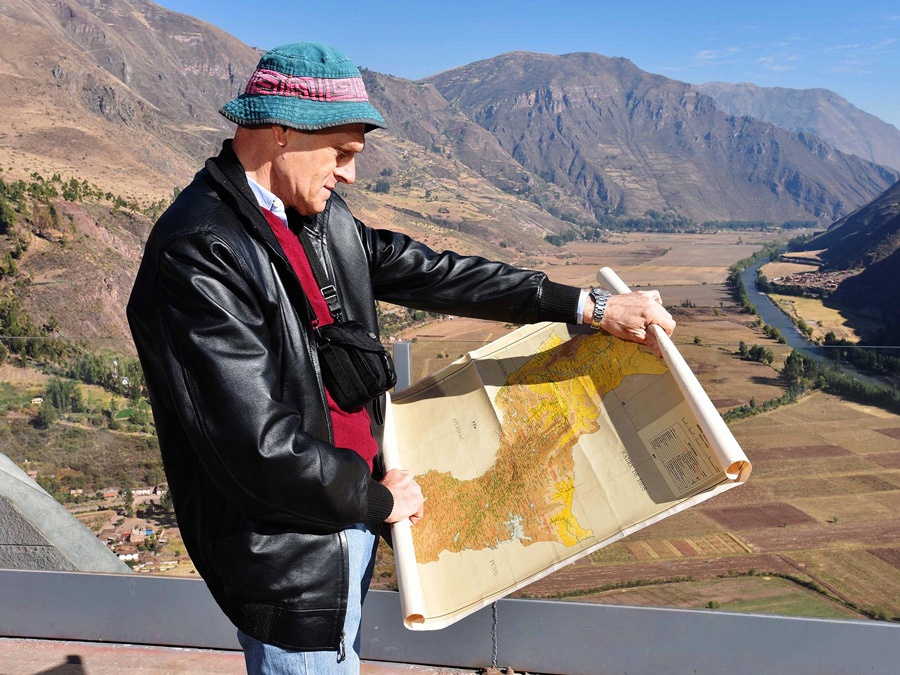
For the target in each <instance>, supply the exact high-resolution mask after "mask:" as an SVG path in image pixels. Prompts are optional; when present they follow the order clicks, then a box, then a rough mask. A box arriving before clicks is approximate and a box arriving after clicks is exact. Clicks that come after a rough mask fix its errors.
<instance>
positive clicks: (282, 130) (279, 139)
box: [272, 124, 289, 148]
mask: <svg viewBox="0 0 900 675" xmlns="http://www.w3.org/2000/svg"><path fill="white" fill-rule="evenodd" d="M288 131H289V128H288V127H286V126H284V125H283V124H273V125H272V134H273V136H274V138H275V145H277V146H278V147H280V148H283V147H285V146H286V145H287V143H288V138H287V135H288Z"/></svg>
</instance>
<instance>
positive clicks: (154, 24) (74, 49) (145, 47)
mask: <svg viewBox="0 0 900 675" xmlns="http://www.w3.org/2000/svg"><path fill="white" fill-rule="evenodd" d="M0 37H2V39H3V44H4V47H3V50H2V52H0V101H2V103H0V116H2V117H3V119H4V120H8V122H7V123H6V124H4V128H3V129H2V131H0V146H2V160H3V162H5V163H6V165H7V166H12V167H13V168H17V169H26V168H27V169H32V170H44V171H46V172H47V173H48V174H49V173H52V172H53V171H61V172H63V173H65V174H68V175H77V176H79V177H80V178H87V179H90V180H96V181H98V182H100V183H101V184H103V186H104V187H107V186H112V185H117V186H122V185H123V183H124V184H125V186H127V187H128V188H130V192H132V193H133V194H134V195H135V196H139V195H145V194H152V195H155V197H157V196H160V195H162V194H166V193H168V194H171V190H172V187H173V186H175V185H181V184H183V183H184V181H185V180H186V179H187V178H189V177H190V175H191V173H192V172H193V171H194V170H195V166H196V161H197V159H196V158H197V157H198V156H205V155H207V154H209V153H210V152H211V151H213V150H214V149H215V148H216V147H217V145H218V141H219V138H220V137H222V136H223V135H224V134H225V133H226V129H227V128H228V124H227V122H226V121H225V120H224V119H222V118H220V117H219V116H218V115H217V114H216V110H217V109H218V106H219V105H221V103H220V102H221V101H223V100H227V99H228V98H229V97H230V96H232V95H233V94H234V93H235V92H237V91H238V90H239V88H240V86H241V84H242V83H241V82H240V81H239V78H240V77H246V75H245V73H248V72H249V71H250V70H251V69H252V68H253V66H254V65H255V63H256V61H257V60H258V54H257V52H256V51H255V50H253V49H252V48H250V47H248V46H247V45H244V44H243V43H241V42H240V41H239V40H237V39H236V38H234V37H232V36H230V35H228V34H227V33H225V32H224V31H221V30H219V29H218V28H215V27H214V26H211V25H209V24H207V23H204V22H202V21H200V20H198V19H194V18H192V17H188V16H184V15H181V14H176V13H174V12H170V11H168V10H166V9H163V8H162V7H159V6H158V5H155V4H153V3H152V2H148V1H146V0H129V1H126V0H79V1H78V2H76V1H74V0H72V1H68V0H57V1H51V0H4V2H3V3H2V5H0Z"/></svg>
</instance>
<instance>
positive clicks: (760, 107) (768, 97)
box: [697, 82, 900, 170]
mask: <svg viewBox="0 0 900 675" xmlns="http://www.w3.org/2000/svg"><path fill="white" fill-rule="evenodd" d="M697 89H699V90H700V91H701V92H702V93H704V94H706V95H707V96H710V97H712V99H713V100H714V101H715V102H716V106H717V107H718V108H719V109H721V110H722V111H723V112H726V113H728V114H730V115H748V116H750V117H755V118H756V119H758V120H760V121H762V122H768V123H769V124H774V125H775V126H776V127H780V128H782V129H787V130H788V131H792V132H794V133H797V134H801V133H803V134H812V135H814V136H817V137H818V138H820V139H822V140H823V141H825V142H826V143H828V144H830V145H833V146H834V147H835V148H837V149H838V150H840V151H841V152H846V153H848V154H851V155H857V156H858V157H862V158H863V159H867V160H869V161H870V162H874V163H875V164H882V165H884V166H889V167H892V168H893V169H897V170H900V130H898V129H897V127H895V126H894V125H892V124H888V123H887V122H884V121H883V120H880V119H879V118H877V117H875V115H871V114H869V113H867V112H865V111H863V110H860V109H859V108H857V107H856V106H854V105H853V104H852V103H850V102H849V101H848V100H847V99H845V98H842V97H841V96H838V95H837V94H835V93H834V92H833V91H829V90H828V89H786V88H784V87H758V86H756V85H755V84H750V83H748V82H741V83H739V84H729V83H726V82H707V83H706V84H701V85H700V86H698V87H697Z"/></svg>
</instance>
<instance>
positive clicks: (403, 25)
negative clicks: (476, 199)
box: [160, 0, 900, 128]
mask: <svg viewBox="0 0 900 675" xmlns="http://www.w3.org/2000/svg"><path fill="white" fill-rule="evenodd" d="M160 4H162V5H163V6H164V7H167V8H169V9H173V10H175V11H178V12H182V13H185V14H190V15H191V16H195V17H198V18H200V19H203V20H205V21H208V22H209V23H212V24H214V25H216V26H218V27H219V28H222V29H224V30H225V31H227V32H229V33H231V34H232V35H234V36H235V37H237V38H239V39H240V40H242V41H243V42H246V43H247V44H249V45H252V46H254V47H259V48H262V49H269V48H271V47H275V46H277V45H280V44H283V43H286V42H294V41H297V40H319V41H322V42H327V43H329V44H331V45H333V46H335V47H337V48H339V49H340V50H341V51H343V52H345V53H346V54H347V55H348V56H350V58H351V59H353V60H354V61H355V62H356V64H357V65H359V66H364V67H367V68H371V69H372V70H376V71H378V72H381V73H389V74H391V75H396V76H398V77H405V78H409V79H418V78H421V77H426V76H428V75H433V74H435V73H439V72H441V71H444V70H449V69H451V68H455V67H456V66H461V65H465V64H467V63H471V62H472V61H477V60H480V59H485V58H490V57H492V56H496V55H498V54H502V53H505V52H510V51H517V50H524V51H532V52H544V53H549V54H566V53H570V52H582V51H587V52H597V53H599V54H603V55H605V56H623V57H625V58H627V59H630V60H631V61H633V62H634V63H635V64H636V65H637V66H638V67H639V68H642V69H644V70H647V71H650V72H652V73H658V74H660V75H665V76H667V77H671V78H673V79H677V80H681V81H684V82H691V83H695V84H701V83H704V82H710V81H723V82H753V83H754V84H758V85H760V86H766V87H775V86H778V87H790V88H796V89H807V88H812V87H823V88H825V89H831V90H832V91H834V92H836V93H838V94H840V95H841V96H843V97H844V98H846V99H848V100H849V101H850V102H851V103H853V104H854V105H856V106H857V107H859V108H862V109H863V110H865V111H866V112H870V113H872V114H874V115H877V116H878V117H880V118H881V119H883V120H885V121H886V122H890V123H891V124H893V125H894V126H896V127H898V128H900V2H898V1H897V0H890V1H887V0H857V1H856V2H852V1H848V0H843V1H840V2H835V1H832V0H820V1H818V2H811V1H810V0H794V1H793V2H792V1H791V0H778V1H774V0H756V1H755V2H747V3H732V2H728V0H718V1H717V2H716V1H710V0H702V1H701V0H680V1H675V0H656V1H651V0H647V1H644V2H640V1H639V0H618V1H617V2H607V1H605V0H586V1H582V0H573V1H571V2H562V1H559V0H556V1H554V0H541V1H539V2H537V1H532V0H482V1H481V2H472V1H470V0H445V1H443V2H441V1H439V2H433V1H429V0H417V1H416V2H410V1H407V0H400V1H398V2H392V1H391V0H387V1H384V0H383V1H382V2H372V1H370V2H357V1H356V0H344V1H343V2H328V1H325V2H321V1H320V2H305V1H303V0H279V1H277V2H276V1H275V0H253V1H251V2H247V0H243V1H238V0H162V2H161V3H160Z"/></svg>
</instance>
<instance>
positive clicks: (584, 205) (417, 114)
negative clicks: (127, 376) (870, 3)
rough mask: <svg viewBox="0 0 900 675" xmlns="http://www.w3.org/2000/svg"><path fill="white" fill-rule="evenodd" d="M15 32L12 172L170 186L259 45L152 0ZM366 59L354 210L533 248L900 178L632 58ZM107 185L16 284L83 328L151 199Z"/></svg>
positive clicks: (4, 69)
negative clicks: (368, 128) (397, 62)
mask: <svg viewBox="0 0 900 675" xmlns="http://www.w3.org/2000/svg"><path fill="white" fill-rule="evenodd" d="M0 39H2V40H3V43H4V49H3V50H2V52H0V118H2V119H3V120H4V122H5V124H4V125H3V126H2V127H0V169H2V172H0V178H2V179H3V180H5V181H8V182H10V181H13V180H18V179H23V180H28V181H31V180H35V179H34V177H33V176H34V175H38V176H41V177H42V178H41V179H42V180H44V179H46V180H49V179H50V177H51V176H53V175H54V174H61V176H62V183H64V182H65V181H67V180H68V179H69V178H70V177H74V178H77V180H78V181H83V180H86V181H89V182H91V183H92V184H96V185H97V186H99V189H100V191H101V192H104V191H110V192H111V193H112V194H114V195H116V196H121V197H124V198H125V199H127V200H133V201H134V202H135V203H138V204H142V205H146V204H148V203H150V202H155V201H157V200H159V199H160V198H169V197H171V195H172V191H173V189H174V188H177V187H179V186H182V185H184V184H185V183H186V182H187V181H189V180H190V177H191V175H192V174H193V173H194V171H196V169H197V168H198V167H199V166H200V163H201V162H202V160H203V159H204V158H205V157H207V156H208V155H209V154H211V153H214V152H215V151H216V150H217V148H218V146H219V144H220V142H221V140H222V138H225V137H227V136H228V135H230V134H231V132H232V127H231V125H230V124H229V123H228V122H226V121H225V120H224V118H222V117H221V116H219V115H218V114H217V110H218V108H219V106H220V105H221V104H222V103H223V102H224V101H226V100H228V99H229V98H230V97H231V96H233V95H234V94H235V93H237V92H239V91H240V90H241V89H242V87H243V83H244V79H245V78H246V77H248V76H249V74H250V73H251V72H252V70H253V68H254V66H255V64H256V61H257V60H258V56H259V53H258V51H257V50H255V49H253V48H251V47H249V46H247V45H245V44H242V43H241V42H240V41H238V40H236V39H235V38H233V37H232V36H229V35H227V34H226V33H224V32H223V31H221V30H219V29H217V28H215V27H214V26H211V25H209V24H207V23H204V22H202V21H199V20H197V19H195V18H192V17H189V16H185V15H181V14H176V13H173V12H170V11H168V10H166V9H164V8H162V7H159V6H158V5H155V4H154V3H152V2H150V1H149V0H4V1H3V2H2V3H0ZM364 77H365V79H366V82H367V86H368V88H369V91H370V96H371V99H372V101H373V102H374V103H375V105H376V106H378V107H380V108H381V109H382V110H383V111H384V113H385V115H386V117H387V118H388V121H389V123H390V128H389V129H388V130H387V131H379V132H376V133H373V134H370V135H369V136H368V137H367V141H368V147H367V150H366V152H365V153H363V155H362V156H361V157H360V162H359V171H358V181H357V185H355V186H353V187H352V188H350V189H348V190H346V191H345V195H346V196H347V198H348V199H349V200H350V201H351V204H352V205H353V208H354V210H355V212H356V213H357V215H359V216H360V217H361V218H363V219H364V220H365V221H366V222H368V223H369V224H371V225H374V226H379V227H381V226H383V227H391V228H394V229H398V230H401V231H406V232H409V233H411V234H414V235H415V236H417V237H419V238H421V239H424V240H425V241H426V242H427V243H429V244H431V245H433V246H434V247H436V248H453V249H456V250H459V251H460V252H463V253H480V254H483V255H487V256H490V257H496V258H501V259H506V260H510V261H513V262H516V263H518V264H522V265H528V266H531V265H533V264H535V263H536V262H538V261H539V260H540V259H541V258H542V257H543V258H546V257H547V256H554V255H556V254H558V253H559V249H556V248H555V247H552V246H550V245H549V244H547V242H546V241H545V240H544V238H545V236H547V235H548V234H560V233H564V232H566V231H567V230H570V229H573V228H575V229H577V228H578V227H579V225H582V224H589V223H592V222H595V220H596V218H597V216H598V215H603V214H619V215H626V216H642V215H644V213H645V212H646V211H648V210H649V209H654V210H656V211H659V212H663V211H666V210H668V211H670V212H672V213H675V214H677V215H679V216H684V217H687V218H691V219H694V220H696V221H702V220H734V219H739V220H769V221H775V222H780V221H784V220H811V219H818V220H820V221H821V222H823V223H827V222H832V221H833V220H834V219H836V218H838V217H840V216H842V215H844V214H846V213H848V212H850V211H851V210H853V209H854V208H856V207H857V206H859V205H860V204H863V203H866V202H867V201H869V200H871V199H872V198H873V197H874V196H876V195H877V194H880V193H881V192H883V191H884V189H885V188H886V187H887V186H888V185H889V184H890V183H892V182H893V181H895V180H896V176H895V175H894V174H893V173H892V172H891V171H889V170H887V169H884V168H881V167H877V166H874V165H872V164H871V163H867V162H865V161H862V160H860V159H858V158H856V157H850V156H847V155H844V154H843V153H841V152H839V151H836V150H834V149H832V148H831V147H830V146H828V145H826V144H824V143H822V142H821V141H819V140H817V139H815V138H813V137H811V136H809V135H801V134H798V135H792V134H790V133H788V132H785V131H783V130H780V129H777V128H775V127H773V126H771V125H766V124H763V123H761V122H758V121H756V120H751V119H747V118H736V117H731V116H728V115H725V114H724V113H722V112H721V111H720V110H718V109H717V107H716V105H715V104H714V102H713V100H712V99H711V98H709V97H707V96H704V95H703V94H701V93H699V92H698V91H697V90H696V89H695V88H693V87H692V86H690V85H687V84H684V83H680V82H675V81H674V80H669V79H666V78H663V77H660V76H657V75H652V74H650V73H646V72H644V71H641V70H640V69H638V68H636V67H635V66H634V65H633V64H632V63H630V62H629V61H627V60H625V59H609V58H606V57H603V56H600V55H597V54H570V55H567V56H562V57H555V56H546V55H539V54H528V53H514V54H507V55H503V56H501V57H497V58H496V59H491V60H489V61H486V62H481V63H476V64H471V65H470V66H466V67H464V68H460V69H457V70H454V71H450V72H448V73H444V74H441V75H438V76H435V77H434V78H429V79H428V80H427V81H422V82H411V81H409V80H404V79H402V78H396V77H391V76H387V75H382V74H379V73H375V72H371V71H366V72H364ZM62 183H56V184H57V185H61V184H62ZM107 194H109V193H107ZM103 201H104V200H100V202H103ZM106 201H107V202H108V203H107V204H106V205H104V204H103V203H90V204H88V203H85V204H83V205H82V204H74V203H72V202H71V201H70V202H66V203H63V202H62V201H61V200H58V201H56V202H55V203H54V202H52V200H51V202H48V205H53V204H55V206H54V207H53V208H55V209H56V212H57V213H56V215H55V216H54V217H53V218H50V220H48V222H50V221H52V224H53V226H52V227H44V226H38V225H36V224H35V223H34V222H29V223H26V224H25V227H26V228H31V229H30V230H29V231H30V232H31V233H32V235H33V236H34V240H33V242H32V246H31V247H30V248H29V250H28V251H27V252H26V253H25V255H24V256H23V257H22V258H21V259H20V260H18V261H17V267H18V275H19V279H18V280H16V283H17V284H18V285H17V286H16V288H17V290H16V293H19V294H20V295H21V297H22V300H23V302H24V303H25V305H26V309H27V310H28V311H29V312H31V313H32V314H34V316H35V318H36V320H38V321H40V322H45V321H47V320H48V318H49V317H53V318H55V319H57V320H59V321H60V323H62V324H63V326H64V327H65V332H66V334H68V335H84V336H94V335H97V334H99V333H103V334H107V335H114V336H116V337H126V336H127V330H126V328H125V326H124V323H123V322H122V321H121V319H120V318H117V316H118V314H117V313H118V312H120V311H121V305H122V304H123V303H124V299H125V295H126V293H127V287H128V285H129V280H130V278H131V275H132V274H133V269H134V267H135V266H136V263H137V260H138V258H139V256H140V242H141V241H142V238H143V237H144V236H145V233H146V231H147V228H149V225H150V222H151V220H150V219H149V218H145V217H142V216H139V215H137V214H136V212H135V211H134V210H130V211H129V210H127V209H126V210H125V211H122V210H120V209H117V208H112V207H113V204H112V200H110V199H107V200H106ZM47 208H48V211H47V213H48V214H49V213H50V211H49V206H48V207H47ZM104 209H105V210H104ZM128 213H131V215H130V216H129V215H128ZM33 216H34V214H32V216H29V218H31V220H34V219H35V217H33ZM48 218H49V215H48ZM123 218H124V219H125V220H123ZM129 218H130V219H131V220H128V219H129ZM38 220H40V219H38ZM23 236H24V235H23ZM29 236H31V235H29ZM14 246H15V243H14V242H12V241H11V240H9V241H6V242H4V251H5V250H10V251H11V250H12V249H13V248H14ZM4 251H0V253H4ZM73 280H75V282H73ZM23 281H27V282H28V283H19V282H23ZM11 282H12V280H11V279H10V278H9V277H7V278H6V279H4V280H3V281H2V283H3V285H4V286H6V287H7V290H8V292H9V288H10V286H9V284H10V283H11ZM63 282H66V283H70V284H71V283H75V286H74V287H73V288H75V292H74V293H73V294H61V293H60V292H59V290H60V289H61V288H64V287H66V283H63ZM73 297H75V298H77V299H78V302H69V303H67V302H66V299H67V298H68V299H71V298H73ZM82 300H83V301H84V302H85V303H93V304H91V305H90V307H89V308H88V307H87V306H84V307H81V306H80V304H79V303H81V301H82ZM98 331H99V333H98Z"/></svg>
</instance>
